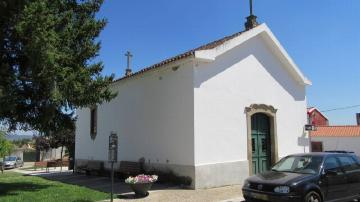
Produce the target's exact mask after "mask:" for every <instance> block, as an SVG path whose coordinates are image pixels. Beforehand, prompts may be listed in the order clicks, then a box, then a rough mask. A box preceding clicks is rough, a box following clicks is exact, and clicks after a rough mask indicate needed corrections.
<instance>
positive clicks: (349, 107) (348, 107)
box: [320, 104, 360, 112]
mask: <svg viewBox="0 0 360 202" xmlns="http://www.w3.org/2000/svg"><path fill="white" fill-rule="evenodd" d="M356 107H360V104H359V105H351V106H346V107H338V108H333V109H327V110H322V111H320V112H331V111H337V110H345V109H351V108H356Z"/></svg>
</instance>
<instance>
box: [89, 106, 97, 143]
mask: <svg viewBox="0 0 360 202" xmlns="http://www.w3.org/2000/svg"><path fill="white" fill-rule="evenodd" d="M96 132H97V107H92V108H90V135H91V138H92V139H95V136H96Z"/></svg>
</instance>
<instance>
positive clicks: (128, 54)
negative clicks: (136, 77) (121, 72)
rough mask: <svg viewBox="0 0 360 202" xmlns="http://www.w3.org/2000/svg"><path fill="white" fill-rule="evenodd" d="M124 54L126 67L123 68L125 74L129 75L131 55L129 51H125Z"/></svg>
mask: <svg viewBox="0 0 360 202" xmlns="http://www.w3.org/2000/svg"><path fill="white" fill-rule="evenodd" d="M125 56H126V57H127V67H126V70H125V76H129V75H131V58H132V57H133V55H132V54H131V53H130V51H127V52H126V54H125Z"/></svg>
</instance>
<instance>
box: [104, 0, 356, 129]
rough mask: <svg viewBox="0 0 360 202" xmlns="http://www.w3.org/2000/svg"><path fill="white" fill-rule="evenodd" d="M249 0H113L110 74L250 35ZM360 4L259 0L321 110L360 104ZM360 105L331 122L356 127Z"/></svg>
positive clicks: (261, 15) (107, 58) (311, 101)
mask: <svg viewBox="0 0 360 202" xmlns="http://www.w3.org/2000/svg"><path fill="white" fill-rule="evenodd" d="M248 8H249V7H248V1H247V0H196V1H195V0H171V1H169V0H151V1H145V0H121V1H115V0H107V1H105V3H104V5H103V7H102V10H101V11H100V13H99V14H98V17H104V18H106V19H107V20H108V25H107V26H106V28H105V29H104V31H103V32H102V34H101V36H100V40H101V42H102V49H101V51H100V55H99V59H100V60H102V61H103V62H104V65H105V69H104V74H111V73H115V75H116V77H120V76H122V75H123V74H124V69H125V66H126V58H125V56H124V53H125V52H126V50H130V51H131V52H132V53H133V55H134V58H133V69H134V70H139V69H142V68H144V67H146V66H149V65H151V64H154V63H157V62H159V61H161V60H162V59H166V58H168V57H170V56H174V55H176V54H178V53H181V52H183V51H186V50H189V49H192V48H195V47H197V46H199V45H202V44H205V43H208V42H211V41H213V40H215V39H218V38H222V37H223V36H226V35H229V34H232V33H234V32H238V31H242V30H243V29H244V25H243V24H244V22H245V17H246V16H248V14H249V11H248V10H249V9H248ZM359 10H360V1H359V0H346V1H343V0H317V1H314V0H291V1H289V0H276V1H269V0H254V14H255V15H257V16H258V21H259V22H260V23H266V24H267V25H268V26H269V27H270V29H271V30H272V31H273V33H274V34H275V35H276V37H277V38H278V39H279V41H280V42H281V43H282V45H283V46H284V47H285V49H286V50H287V51H288V53H289V54H290V56H291V57H292V58H293V59H294V61H295V62H296V63H297V65H298V66H299V67H300V69H301V70H302V71H303V73H304V74H305V75H306V76H307V77H308V78H309V79H310V80H311V81H312V82H313V85H312V86H310V87H308V89H307V96H308V105H309V106H316V107H318V108H319V109H320V110H327V109H333V108H338V107H345V106H352V105H360V93H359V92H360V66H359V59H360V26H359V20H360V12H359ZM356 112H360V107H357V108H352V109H347V110H337V111H331V112H326V113H325V115H327V116H328V118H329V120H330V123H331V124H355V113H356Z"/></svg>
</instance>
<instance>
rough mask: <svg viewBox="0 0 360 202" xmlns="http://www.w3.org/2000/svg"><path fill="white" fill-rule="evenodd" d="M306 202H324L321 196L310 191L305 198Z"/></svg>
mask: <svg viewBox="0 0 360 202" xmlns="http://www.w3.org/2000/svg"><path fill="white" fill-rule="evenodd" d="M305 202H322V199H321V196H320V195H319V194H318V193H317V192H315V191H310V192H309V193H307V194H306V196H305Z"/></svg>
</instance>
